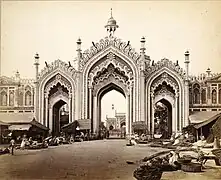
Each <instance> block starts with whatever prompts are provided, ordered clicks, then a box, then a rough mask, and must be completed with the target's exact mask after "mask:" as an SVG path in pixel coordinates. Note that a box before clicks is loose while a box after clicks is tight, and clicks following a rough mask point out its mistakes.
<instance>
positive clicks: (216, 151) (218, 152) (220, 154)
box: [212, 149, 221, 158]
mask: <svg viewBox="0 0 221 180" xmlns="http://www.w3.org/2000/svg"><path fill="white" fill-rule="evenodd" d="M212 153H213V154H214V155H215V156H217V157H218V158H221V149H213V150H212Z"/></svg>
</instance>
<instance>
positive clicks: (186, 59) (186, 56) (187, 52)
mask: <svg viewBox="0 0 221 180" xmlns="http://www.w3.org/2000/svg"><path fill="white" fill-rule="evenodd" d="M184 55H185V62H186V63H189V56H190V53H189V51H186V52H185V54H184Z"/></svg>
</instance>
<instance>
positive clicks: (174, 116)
mask: <svg viewBox="0 0 221 180" xmlns="http://www.w3.org/2000/svg"><path fill="white" fill-rule="evenodd" d="M175 103H176V102H175V100H174V101H173V104H172V132H177V121H176V105H175Z"/></svg>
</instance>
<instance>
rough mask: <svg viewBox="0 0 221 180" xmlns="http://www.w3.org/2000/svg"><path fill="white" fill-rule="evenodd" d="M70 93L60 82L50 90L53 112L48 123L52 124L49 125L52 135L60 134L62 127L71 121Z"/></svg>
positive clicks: (50, 102)
mask: <svg viewBox="0 0 221 180" xmlns="http://www.w3.org/2000/svg"><path fill="white" fill-rule="evenodd" d="M68 94H69V91H68V90H67V88H66V87H64V86H63V85H61V84H60V83H57V84H56V86H54V87H53V88H51V89H50V91H49V104H51V106H52V112H51V111H49V121H50V122H49V123H48V124H51V126H49V127H50V129H51V133H52V136H59V135H60V132H61V127H62V126H64V125H66V124H68V123H69V107H68V104H67V102H68ZM46 111H47V110H46ZM50 112H51V113H50Z"/></svg>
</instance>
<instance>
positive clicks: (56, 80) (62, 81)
mask: <svg viewBox="0 0 221 180" xmlns="http://www.w3.org/2000/svg"><path fill="white" fill-rule="evenodd" d="M58 83H60V84H61V85H63V86H64V87H66V88H67V90H68V91H69V92H72V89H71V84H70V82H69V81H68V80H66V78H64V77H63V76H62V75H60V74H57V75H56V76H55V77H54V78H52V81H51V82H49V83H47V84H46V86H45V92H47V93H49V91H50V89H52V88H53V87H54V86H56V85H57V84H58Z"/></svg>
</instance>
